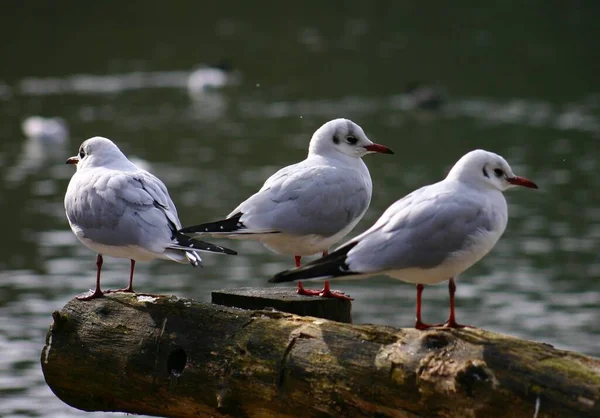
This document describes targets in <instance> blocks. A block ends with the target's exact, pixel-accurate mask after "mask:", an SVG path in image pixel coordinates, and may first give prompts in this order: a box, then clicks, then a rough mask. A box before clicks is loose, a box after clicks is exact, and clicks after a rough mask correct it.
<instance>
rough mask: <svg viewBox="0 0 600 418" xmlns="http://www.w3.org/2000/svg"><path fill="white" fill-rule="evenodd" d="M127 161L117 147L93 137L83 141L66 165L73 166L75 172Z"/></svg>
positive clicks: (108, 141)
mask: <svg viewBox="0 0 600 418" xmlns="http://www.w3.org/2000/svg"><path fill="white" fill-rule="evenodd" d="M123 160H125V161H128V160H127V157H125V155H124V154H123V153H122V152H121V150H120V149H119V147H117V146H116V145H115V143H114V142H112V141H111V140H110V139H108V138H103V137H101V136H95V137H93V138H90V139H86V140H85V141H83V143H82V144H81V146H80V147H79V153H78V154H77V155H75V156H73V157H71V158H69V159H68V160H67V162H66V163H67V164H75V165H76V166H77V170H81V169H83V168H88V167H105V166H108V165H110V164H111V163H114V162H119V161H123Z"/></svg>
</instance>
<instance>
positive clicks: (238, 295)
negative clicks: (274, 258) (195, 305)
mask: <svg viewBox="0 0 600 418" xmlns="http://www.w3.org/2000/svg"><path fill="white" fill-rule="evenodd" d="M211 301H212V303H215V304H217V305H223V306H232V307H236V308H242V309H253V310H263V309H270V310H273V309H275V310H278V311H281V312H288V313H293V314H296V315H300V316H315V317H317V318H324V319H330V320H332V321H338V322H345V323H348V324H349V323H351V322H352V315H351V311H352V303H351V302H350V301H349V300H347V299H338V298H319V297H306V296H300V295H298V294H297V293H296V290H295V289H293V288H290V287H267V288H256V287H240V288H236V289H221V290H215V291H213V292H212V299H211Z"/></svg>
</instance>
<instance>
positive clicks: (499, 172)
mask: <svg viewBox="0 0 600 418" xmlns="http://www.w3.org/2000/svg"><path fill="white" fill-rule="evenodd" d="M494 174H495V175H496V177H501V176H503V175H504V171H502V170H501V169H499V168H495V169H494Z"/></svg>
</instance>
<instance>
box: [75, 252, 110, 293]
mask: <svg viewBox="0 0 600 418" xmlns="http://www.w3.org/2000/svg"><path fill="white" fill-rule="evenodd" d="M103 261H104V260H103V259H102V254H98V255H97V256H96V290H94V291H93V292H91V291H90V292H88V293H86V294H85V295H83V296H77V299H79V300H92V299H96V298H100V297H102V296H103V295H104V294H103V293H102V290H100V271H101V270H102V263H103Z"/></svg>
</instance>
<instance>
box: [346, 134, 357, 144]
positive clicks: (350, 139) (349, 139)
mask: <svg viewBox="0 0 600 418" xmlns="http://www.w3.org/2000/svg"><path fill="white" fill-rule="evenodd" d="M346 142H348V143H349V144H352V145H354V144H356V143H357V142H358V139H356V137H355V136H349V137H347V138H346Z"/></svg>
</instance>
